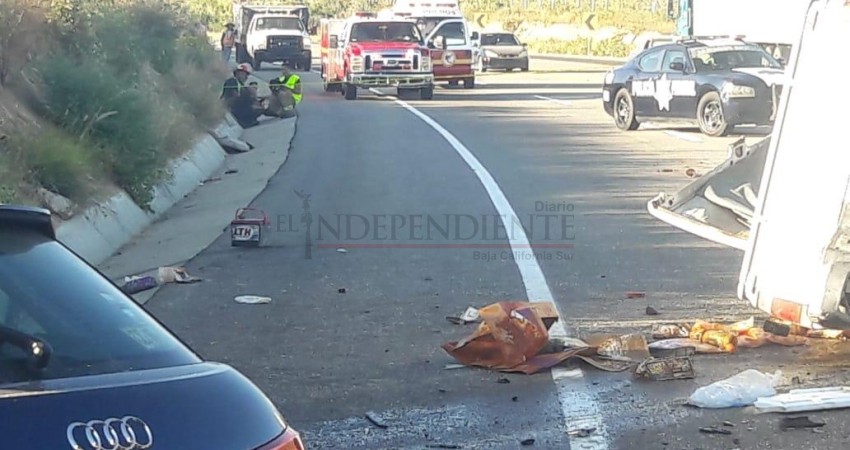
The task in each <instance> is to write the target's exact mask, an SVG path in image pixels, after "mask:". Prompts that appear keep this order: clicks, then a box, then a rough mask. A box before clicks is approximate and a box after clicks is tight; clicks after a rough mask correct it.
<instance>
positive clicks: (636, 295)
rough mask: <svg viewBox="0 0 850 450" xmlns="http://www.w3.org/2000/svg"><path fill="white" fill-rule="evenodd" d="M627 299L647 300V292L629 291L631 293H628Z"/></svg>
mask: <svg viewBox="0 0 850 450" xmlns="http://www.w3.org/2000/svg"><path fill="white" fill-rule="evenodd" d="M626 298H630V299H634V298H646V292H636V291H629V292H626Z"/></svg>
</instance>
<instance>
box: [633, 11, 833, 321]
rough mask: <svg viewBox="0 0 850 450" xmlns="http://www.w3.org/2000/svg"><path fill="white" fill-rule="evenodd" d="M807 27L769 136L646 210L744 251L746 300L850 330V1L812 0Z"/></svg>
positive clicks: (739, 146) (775, 312) (737, 149)
mask: <svg viewBox="0 0 850 450" xmlns="http://www.w3.org/2000/svg"><path fill="white" fill-rule="evenodd" d="M800 24H801V25H803V27H802V34H801V36H800V37H799V39H798V40H797V42H795V43H794V45H793V46H792V51H791V57H790V60H789V65H788V67H787V71H786V74H787V76H788V77H789V82H788V84H787V85H786V87H785V89H784V90H783V92H782V97H781V99H780V105H779V113H778V117H777V119H776V124H775V126H774V129H773V131H772V133H771V135H770V136H769V137H767V138H765V139H763V140H761V141H760V142H757V143H755V144H753V145H748V144H746V143H744V142H743V141H739V142H738V143H736V144H733V145H732V146H731V147H730V154H729V159H728V160H727V161H725V162H724V163H723V164H721V165H720V166H719V167H717V168H716V169H714V171H712V172H710V173H708V174H706V175H704V176H702V177H700V178H698V179H697V180H695V181H694V182H692V183H691V184H690V185H688V186H685V187H684V188H683V189H682V190H680V191H679V192H677V193H675V194H664V193H662V194H660V195H658V196H657V197H655V198H653V199H652V200H650V201H649V203H648V209H649V212H650V213H651V214H652V215H653V216H655V217H656V218H658V219H660V220H662V221H664V222H667V223H669V224H671V225H673V226H675V227H678V228H680V229H682V230H684V231H687V232H689V233H692V234H695V235H698V236H700V237H703V238H705V239H708V240H711V241H714V242H718V243H720V244H723V245H726V246H729V247H733V248H736V249H738V250H740V251H742V252H743V263H742V266H741V270H740V276H739V281H738V298H739V299H741V300H748V301H749V302H750V303H751V304H752V305H753V306H755V307H757V308H759V309H761V310H762V311H765V312H767V313H769V314H771V315H772V316H773V317H776V318H779V319H782V320H785V321H788V322H791V323H795V324H798V325H801V326H803V327H807V328H814V329H823V328H825V329H841V330H847V329H850V295H848V291H850V287H848V275H850V209H848V206H850V151H848V149H847V146H848V129H847V123H848V118H847V116H846V114H844V112H843V109H841V106H842V105H845V104H848V103H850V89H845V88H842V87H841V86H842V85H841V83H843V76H844V75H846V74H847V73H850V58H845V57H843V56H841V55H840V52H836V51H835V50H828V49H829V48H830V47H831V46H832V45H834V43H836V42H850V2H847V1H846V0H812V1H810V4H809V5H808V8H807V10H806V13H805V14H801V15H800ZM696 251H698V250H695V252H696ZM695 256H698V255H695ZM694 261H695V263H694V266H697V265H698V261H699V258H698V257H695V258H694ZM695 270H698V269H695Z"/></svg>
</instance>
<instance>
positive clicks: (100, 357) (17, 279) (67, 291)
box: [0, 226, 198, 385]
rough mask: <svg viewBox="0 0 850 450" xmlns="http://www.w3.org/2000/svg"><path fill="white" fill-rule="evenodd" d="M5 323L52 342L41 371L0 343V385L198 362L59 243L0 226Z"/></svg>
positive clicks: (0, 307)
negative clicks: (32, 367) (49, 354)
mask: <svg viewBox="0 0 850 450" xmlns="http://www.w3.org/2000/svg"><path fill="white" fill-rule="evenodd" d="M0 325H2V326H3V327H4V328H5V329H11V330H14V331H16V332H18V333H24V334H26V335H28V336H30V337H32V338H36V339H40V340H43V341H45V342H47V343H48V344H49V345H50V346H51V347H52V349H53V355H52V356H51V358H50V360H49V362H48V365H47V367H46V368H45V369H44V371H43V372H42V373H40V374H34V373H32V372H31V371H29V370H27V365H26V360H25V356H26V355H25V353H24V352H23V351H22V350H21V349H19V348H16V347H14V346H12V345H11V344H10V343H9V342H3V343H0V385H3V384H5V383H16V382H22V381H31V380H33V379H35V378H36V377H37V378H38V379H55V378H66V377H73V376H84V375H94V374H102V373H113V372H125V371H131V370H143V369H152V368H159V367H168V366H176V365H185V364H191V363H195V362H198V360H197V358H196V357H195V355H194V354H193V353H191V352H190V351H189V350H188V349H186V348H185V347H184V346H183V345H182V344H181V343H180V342H179V341H177V340H176V339H175V338H173V337H172V336H171V335H170V334H168V333H167V332H166V331H165V330H163V329H162V328H161V327H160V326H159V325H158V324H157V323H156V322H155V321H154V320H153V319H152V318H150V317H149V316H148V315H146V314H145V313H144V312H143V310H142V309H141V308H140V307H139V306H138V305H137V304H136V303H135V302H133V300H132V299H129V298H127V297H126V296H125V295H123V294H122V293H121V292H120V291H119V290H118V288H116V287H115V286H114V285H113V284H111V283H109V282H108V281H107V280H105V279H103V278H102V277H101V276H100V275H98V274H97V272H95V271H94V270H93V269H91V268H90V267H89V266H87V265H85V264H84V263H83V262H81V261H80V260H79V259H78V258H76V257H75V256H74V255H73V254H72V253H70V252H69V251H67V250H66V249H65V248H64V247H62V246H61V245H60V244H59V243H57V242H55V241H52V240H50V239H48V238H46V237H44V236H42V235H40V234H38V233H36V232H33V231H29V230H24V229H21V228H11V227H5V226H0Z"/></svg>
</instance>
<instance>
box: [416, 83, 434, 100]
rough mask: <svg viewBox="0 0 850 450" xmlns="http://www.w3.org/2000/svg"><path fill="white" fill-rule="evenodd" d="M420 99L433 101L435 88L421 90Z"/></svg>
mask: <svg viewBox="0 0 850 450" xmlns="http://www.w3.org/2000/svg"><path fill="white" fill-rule="evenodd" d="M419 98H421V99H422V100H431V99H432V98H434V87H433V86H430V87H424V88H421V89H419Z"/></svg>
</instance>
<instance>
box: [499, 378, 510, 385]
mask: <svg viewBox="0 0 850 450" xmlns="http://www.w3.org/2000/svg"><path fill="white" fill-rule="evenodd" d="M510 382H511V380H509V379H507V378H499V379H498V380H496V383H499V384H509V383H510Z"/></svg>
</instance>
